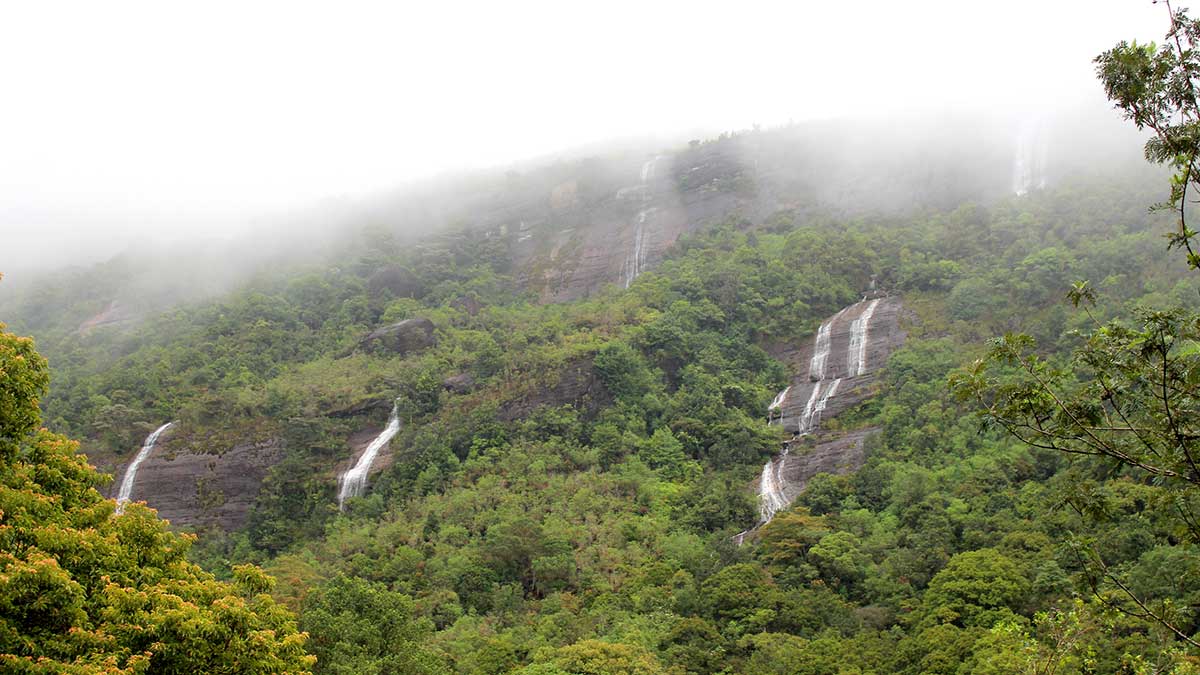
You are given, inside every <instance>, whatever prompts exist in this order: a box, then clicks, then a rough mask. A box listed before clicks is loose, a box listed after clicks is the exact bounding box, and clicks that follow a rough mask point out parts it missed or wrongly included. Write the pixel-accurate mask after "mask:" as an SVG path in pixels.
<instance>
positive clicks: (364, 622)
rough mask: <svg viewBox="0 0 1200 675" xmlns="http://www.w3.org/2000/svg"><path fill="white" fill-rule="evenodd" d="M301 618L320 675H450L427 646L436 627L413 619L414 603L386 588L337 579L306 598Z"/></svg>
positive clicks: (341, 578) (439, 658) (347, 578)
mask: <svg viewBox="0 0 1200 675" xmlns="http://www.w3.org/2000/svg"><path fill="white" fill-rule="evenodd" d="M302 616H303V626H304V628H305V629H306V630H308V631H310V632H311V633H312V634H313V636H314V637H313V640H312V651H313V654H315V655H316V656H317V666H316V668H314V672H316V673H318V675H319V674H321V673H329V674H331V675H343V674H345V675H349V674H351V673H354V674H358V673H363V674H366V675H432V674H436V673H449V672H450V671H449V669H448V668H447V667H446V664H445V663H444V661H443V659H442V658H441V657H440V656H439V655H438V654H436V653H434V652H433V651H431V650H429V649H427V648H426V647H425V646H424V644H423V640H425V639H426V638H427V637H428V636H429V634H430V633H432V632H433V624H432V623H430V622H429V620H428V619H419V618H416V617H415V610H414V605H413V601H412V598H410V597H409V596H407V595H404V594H402V593H396V592H394V591H389V590H387V588H386V587H384V586H383V585H382V584H378V583H371V582H369V581H364V580H362V579H355V578H351V577H345V576H339V577H337V578H334V579H333V580H331V581H329V582H328V583H326V584H325V585H323V586H321V587H320V588H318V589H317V590H315V591H313V592H312V593H310V594H309V596H308V597H307V598H305V601H304V608H303V614H302Z"/></svg>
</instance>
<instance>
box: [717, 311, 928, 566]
mask: <svg viewBox="0 0 1200 675" xmlns="http://www.w3.org/2000/svg"><path fill="white" fill-rule="evenodd" d="M900 310H901V303H900V299H899V298H895V297H888V296H886V295H882V294H872V295H871V296H869V297H865V298H863V299H862V300H861V301H860V302H856V303H855V304H853V305H850V306H849V307H846V308H845V309H843V310H842V311H840V312H838V313H837V314H835V315H834V316H832V317H830V318H829V319H826V320H825V321H823V322H822V323H821V326H820V328H819V329H818V330H817V333H816V335H814V336H813V337H812V338H811V339H810V340H808V341H806V343H805V344H804V345H803V346H801V347H800V348H799V349H791V350H777V357H779V358H782V359H783V360H785V361H786V362H788V363H790V364H791V365H792V369H793V372H795V373H796V375H795V376H794V377H793V378H792V382H791V385H790V386H788V387H787V389H785V390H784V391H782V392H780V393H779V394H778V395H777V396H776V397H775V400H774V401H772V402H771V406H770V408H769V409H768V411H767V415H768V420H769V423H770V424H779V425H782V426H783V427H784V429H785V430H787V431H790V432H792V439H791V440H790V441H788V442H787V443H785V444H784V447H783V451H782V452H781V453H780V454H779V455H778V456H776V457H774V458H773V459H771V461H769V462H767V463H766V464H765V465H764V466H763V469H762V472H761V474H760V475H759V478H758V480H756V481H755V482H754V483H753V484H752V485H753V487H754V489H755V491H756V492H757V494H758V498H759V524H760V525H761V524H764V523H767V522H770V520H771V519H772V518H774V517H775V514H776V513H778V512H779V511H781V510H783V509H785V508H787V507H788V505H790V504H791V503H792V501H793V500H794V499H795V498H796V496H797V495H799V494H800V493H801V492H802V491H803V490H804V487H805V486H806V485H807V484H808V480H809V479H810V478H812V477H813V476H814V475H816V474H818V473H822V472H827V473H841V472H846V471H852V470H854V469H856V468H858V467H859V466H861V465H862V462H863V452H862V447H863V439H864V438H866V436H867V435H868V434H869V433H870V431H869V430H868V431H856V432H852V433H848V434H832V435H829V434H825V435H821V436H818V435H817V434H818V433H819V432H820V430H821V427H822V423H823V422H825V421H828V420H829V419H831V418H833V417H835V416H837V415H838V414H839V413H841V412H842V411H844V410H847V409H849V408H851V407H853V406H856V405H858V404H859V403H861V402H862V401H864V400H865V399H866V398H867V397H869V396H871V395H872V394H873V393H874V392H875V390H876V380H877V378H878V373H879V370H880V368H882V367H883V365H884V364H885V363H886V362H887V358H888V356H890V355H891V353H892V352H893V351H894V350H895V349H896V348H897V347H899V346H900V345H901V344H903V342H904V337H905V336H904V333H903V331H901V329H900ZM813 439H819V442H818V443H817V444H816V446H815V447H813V448H812V449H811V450H809V451H806V449H807V448H810V447H812V445H811V443H812V441H813ZM756 529H757V526H756V527H755V528H753V529H751V530H747V531H746V532H742V533H741V534H739V535H737V536H736V537H734V541H735V542H736V543H738V544H739V545H740V544H741V543H742V542H743V541H744V540H745V538H746V537H747V536H750V535H751V533H752V532H754V531H755V530H756Z"/></svg>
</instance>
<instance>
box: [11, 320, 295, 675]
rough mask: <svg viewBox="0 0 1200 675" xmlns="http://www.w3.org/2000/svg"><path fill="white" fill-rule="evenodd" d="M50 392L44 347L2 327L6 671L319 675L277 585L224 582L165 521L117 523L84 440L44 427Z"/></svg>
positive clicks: (247, 572)
mask: <svg viewBox="0 0 1200 675" xmlns="http://www.w3.org/2000/svg"><path fill="white" fill-rule="evenodd" d="M48 382H49V376H48V373H47V366H46V361H45V359H43V358H42V357H41V356H40V355H39V354H38V353H37V351H36V350H35V349H34V345H33V341H32V340H31V339H29V338H26V337H19V336H16V335H13V334H12V333H9V332H7V331H6V330H5V326H4V324H0V671H3V672H16V673H68V674H73V675H85V674H87V675H91V674H93V673H106V674H109V675H117V674H128V675H133V674H135V673H137V674H145V675H152V674H158V673H163V674H172V675H173V674H180V675H182V674H185V673H188V674H190V673H230V674H232V673H239V674H253V673H264V674H265V673H295V674H301V673H307V672H308V668H309V667H310V666H311V665H312V663H313V660H314V659H313V657H311V656H308V655H306V654H305V652H304V642H305V639H306V636H305V634H303V633H301V632H299V631H298V630H297V628H296V622H295V619H294V617H293V616H292V614H291V613H290V612H289V611H287V610H286V609H285V608H283V607H281V606H280V605H278V604H276V603H275V601H274V600H272V599H271V597H270V596H269V595H267V591H268V590H269V589H270V587H271V584H272V583H273V580H272V579H271V578H270V577H268V576H267V575H265V574H263V572H262V571H261V570H259V569H258V568H256V567H253V566H249V565H247V566H243V567H239V568H236V570H235V575H234V582H233V583H224V582H220V581H217V580H216V579H214V578H213V577H212V575H210V574H208V573H206V572H204V571H203V570H202V569H200V568H199V567H197V566H196V565H194V564H192V563H190V562H188V561H187V559H186V554H187V550H188V547H189V546H190V545H191V539H189V538H188V537H186V536H183V535H179V534H175V533H172V532H170V531H168V530H167V526H166V523H165V522H163V521H162V520H159V519H158V517H157V516H156V515H155V513H154V511H152V510H150V509H148V508H145V507H144V506H139V505H131V506H130V508H128V509H127V510H126V511H125V513H124V515H121V516H116V515H114V510H115V504H114V502H113V501H112V500H109V499H105V498H104V497H103V496H102V495H101V494H100V493H99V492H98V491H97V490H96V486H97V485H99V484H100V483H101V481H102V479H103V477H102V476H101V475H100V474H99V473H97V472H96V471H95V469H94V468H92V467H91V466H90V465H88V463H87V461H86V458H85V457H83V456H82V455H79V454H78V453H77V450H78V444H77V443H75V442H74V441H72V440H70V439H68V438H66V437H64V436H61V435H58V434H54V433H50V432H49V431H47V430H45V429H39V427H40V425H41V414H40V411H39V408H38V400H39V398H40V397H41V396H43V395H44V394H45V391H46V388H47V386H48Z"/></svg>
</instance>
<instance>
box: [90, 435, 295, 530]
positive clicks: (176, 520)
mask: <svg viewBox="0 0 1200 675" xmlns="http://www.w3.org/2000/svg"><path fill="white" fill-rule="evenodd" d="M173 440H174V439H173V438H164V439H163V440H162V441H160V442H159V447H156V448H155V449H154V452H153V453H152V454H151V455H150V456H149V457H147V458H146V459H145V461H143V462H142V464H141V467H140V468H139V469H138V472H137V474H136V476H135V479H134V483H133V493H132V495H131V498H130V499H131V501H134V502H146V504H147V505H148V506H150V507H151V508H153V509H156V510H157V511H158V515H159V516H161V517H163V518H165V519H167V520H169V521H170V522H171V524H172V525H173V526H175V527H185V528H192V527H195V528H199V527H217V528H220V529H222V530H226V531H230V530H235V529H238V528H240V527H242V526H243V525H244V524H245V522H246V515H247V514H248V512H249V511H250V507H251V506H253V505H254V500H255V499H256V498H257V497H258V492H259V489H260V488H261V487H262V482H263V479H264V478H266V475H267V472H268V471H269V470H270V468H271V467H272V466H274V465H275V463H276V462H278V461H279V460H281V459H282V458H283V454H284V453H283V448H282V446H281V444H280V442H279V441H278V440H276V439H268V440H265V441H261V442H257V443H244V444H240V445H235V446H233V447H232V448H229V449H228V450H226V451H225V452H223V453H220V454H207V453H195V452H191V451H188V450H186V449H183V448H182V447H181V446H182V443H178V442H173ZM124 472H125V466H124V465H122V466H119V467H117V469H116V470H115V472H114V475H115V476H116V480H115V481H114V482H113V483H112V485H110V487H109V490H110V492H111V494H110V495H109V496H115V494H116V490H117V486H118V485H119V484H120V481H121V478H122V476H124Z"/></svg>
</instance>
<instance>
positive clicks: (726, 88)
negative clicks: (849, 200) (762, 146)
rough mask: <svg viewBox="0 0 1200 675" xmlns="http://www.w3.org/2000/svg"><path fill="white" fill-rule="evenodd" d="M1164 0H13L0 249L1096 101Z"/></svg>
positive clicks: (36, 253)
mask: <svg viewBox="0 0 1200 675" xmlns="http://www.w3.org/2000/svg"><path fill="white" fill-rule="evenodd" d="M1085 9H1086V11H1083V10H1085ZM1163 12H1164V10H1162V8H1161V7H1155V6H1153V5H1152V4H1151V3H1149V2H1147V3H1135V2H1117V1H1113V2H1103V3H1097V2H1086V3H1085V2H1078V1H1076V2H1066V3H1040V2H1017V3H1003V4H986V5H985V4H963V3H952V2H923V3H887V2H868V3H855V4H854V5H853V6H851V5H842V6H839V5H829V4H810V3H796V4H793V5H778V4H775V3H750V4H749V5H745V6H741V7H739V8H738V10H737V11H730V9H729V8H728V6H723V5H717V4H710V3H668V4H656V5H654V6H653V7H646V6H644V5H640V4H632V3H607V4H605V5H604V6H603V7H596V8H590V9H584V8H566V7H563V6H559V5H556V4H551V3H517V4H515V5H514V4H505V5H504V6H503V7H490V6H485V5H478V6H474V5H451V6H438V7H436V8H435V7H421V8H412V7H400V6H396V7H389V6H386V5H354V6H353V7H349V8H347V7H341V6H339V7H337V8H332V7H326V8H320V7H314V6H309V5H297V4H294V3H289V4H275V5H256V6H255V7H253V8H247V7H244V6H242V5H234V4H232V3H212V4H207V5H205V7H204V9H203V10H195V9H184V8H179V7H167V6H163V5H161V4H159V3H149V2H145V3H142V2H135V3H119V4H117V5H105V6H103V7H100V6H97V5H94V4H90V3H57V2H51V3H36V4H24V5H9V6H7V7H6V8H5V9H3V10H0V63H4V64H5V65H4V66H0V68H3V69H4V82H5V91H6V97H5V99H6V104H5V105H4V106H3V107H2V108H0V147H3V148H4V156H5V161H4V162H2V163H0V236H2V237H3V241H4V245H3V246H0V269H3V270H4V271H5V272H7V274H8V276H9V280H8V282H6V283H18V282H20V281H21V278H22V277H27V276H28V275H29V273H30V272H31V271H32V270H34V269H37V268H47V269H49V268H57V267H62V266H66V265H72V264H82V263H93V262H98V261H101V260H105V259H107V258H109V257H111V256H112V255H115V254H117V253H120V252H124V251H128V252H130V253H132V254H134V255H145V254H149V253H152V252H153V251H155V250H159V249H158V248H156V247H164V246H165V247H170V246H179V245H188V244H189V242H206V243H205V244H204V246H205V247H211V246H220V245H221V244H220V242H234V243H228V244H226V245H228V246H232V247H233V248H235V249H236V248H245V247H246V246H247V244H238V243H236V241H237V240H238V238H239V237H241V236H243V235H245V233H247V232H249V231H256V230H259V231H264V230H266V231H269V230H271V229H273V228H278V227H286V228H287V229H289V230H295V229H297V228H300V229H313V230H325V229H329V228H331V227H333V226H335V225H336V224H338V223H341V222H345V221H349V220H353V215H354V214H356V213H358V214H362V213H363V212H366V213H370V211H371V209H372V208H375V207H373V206H372V204H380V203H393V204H394V202H395V201H396V200H395V199H394V195H395V194H396V193H398V192H413V191H417V192H420V191H422V190H426V187H424V186H428V185H429V184H430V183H431V179H432V178H435V177H442V178H440V179H439V180H438V181H436V182H438V183H441V184H454V185H456V186H457V188H456V189H461V190H464V191H470V190H471V189H473V184H472V181H471V180H460V179H459V178H446V176H448V175H450V176H462V175H464V173H467V174H468V175H480V174H487V173H488V172H495V173H500V174H502V173H504V172H505V171H509V170H517V171H525V170H528V169H529V168H530V167H533V166H539V165H548V164H551V163H553V162H554V161H569V160H570V159H572V158H578V157H580V156H587V155H592V156H597V157H603V156H606V155H607V156H611V155H613V154H620V153H621V152H622V151H623V148H624V149H627V148H629V147H640V148H651V149H657V148H661V147H675V146H677V145H679V144H681V143H685V142H686V141H687V140H689V139H692V138H710V137H715V136H716V135H718V134H720V133H722V132H734V131H738V130H746V129H750V128H751V127H752V126H754V125H760V126H761V127H762V128H778V127H780V126H783V125H786V124H788V123H789V122H797V123H802V122H806V121H817V120H857V121H855V122H853V123H851V124H849V125H848V126H846V127H844V128H843V129H841V130H839V131H838V133H839V134H849V135H850V136H852V137H853V136H855V135H856V134H859V131H860V130H861V128H862V127H861V125H862V124H867V125H880V124H883V125H888V124H890V125H891V130H890V131H889V132H888V133H887V135H888V136H890V137H891V138H892V139H894V140H895V141H896V142H897V143H900V144H901V145H904V144H905V141H904V140H903V139H904V138H905V137H908V138H909V139H910V140H911V139H912V138H916V137H918V136H922V134H923V133H924V132H921V131H917V132H913V131H912V129H913V128H915V127H913V125H916V127H920V126H921V125H923V124H924V125H925V126H926V127H927V128H928V126H929V125H928V124H927V123H928V122H929V120H936V119H942V118H950V117H952V118H954V119H955V120H956V122H955V123H954V127H955V129H956V132H957V131H962V132H965V133H973V130H972V129H971V127H972V125H973V124H974V121H975V120H979V121H980V124H979V128H978V129H975V130H974V132H979V131H980V130H984V129H990V130H994V129H995V119H996V118H997V117H1005V118H1009V119H1015V118H1020V117H1023V116H1029V115H1037V116H1043V117H1052V116H1055V115H1056V114H1059V115H1061V114H1062V112H1063V111H1066V110H1070V111H1071V114H1076V111H1082V114H1086V115H1088V116H1089V117H1093V118H1096V119H1102V118H1104V116H1105V115H1106V114H1109V115H1111V114H1110V113H1105V112H1104V111H1105V110H1106V108H1107V104H1105V103H1103V102H1102V97H1101V96H1099V95H1098V85H1096V83H1095V82H1094V78H1093V76H1092V72H1091V64H1090V62H1089V58H1090V57H1091V56H1092V55H1094V54H1096V53H1098V52H1099V51H1101V50H1102V49H1104V48H1106V47H1108V46H1110V45H1111V44H1112V43H1113V42H1114V41H1116V40H1118V39H1122V38H1128V37H1130V36H1138V35H1141V36H1146V37H1147V38H1149V37H1153V36H1156V35H1158V34H1159V33H1160V32H1161V28H1162V26H1163V23H1164V20H1165V16H1164V13H1163ZM1114 117H1115V116H1114ZM829 123H830V124H833V122H829ZM1067 126H1071V125H1067ZM831 129H832V127H831ZM986 133H987V134H990V133H991V132H990V131H988V132H986ZM868 135H869V134H867V133H866V132H863V133H861V134H859V136H860V138H866V137H867V136H868ZM985 135H986V134H985ZM926 137H927V136H926ZM630 139H634V140H632V141H631V140H630ZM873 143H874V141H873ZM1088 144H1089V145H1090V141H1089V142H1088ZM909 145H911V143H909ZM951 145H953V144H951ZM909 149H910V150H911V149H912V148H911V147H910V148H909ZM860 150H862V148H855V149H854V152H859V151H860ZM961 150H962V151H964V152H965V151H967V150H969V148H965V147H964V148H961ZM869 151H870V152H871V153H873V154H875V155H877V156H878V155H880V154H881V153H887V152H890V151H891V148H886V147H873V148H870V149H869ZM997 151H1000V150H999V149H998V150H997ZM939 152H940V151H939ZM915 157H919V155H917V156H915ZM404 186H408V187H404ZM439 189H441V188H439ZM463 197H464V198H467V199H470V198H471V196H470V195H464V196H463ZM447 198H448V199H449V200H450V201H455V200H456V199H457V196H456V197H453V198H450V197H447ZM385 211H386V209H385ZM411 225H412V226H413V227H418V228H419V227H425V226H436V225H437V223H436V222H424V221H422V220H421V219H419V218H418V219H412V222H411Z"/></svg>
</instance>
